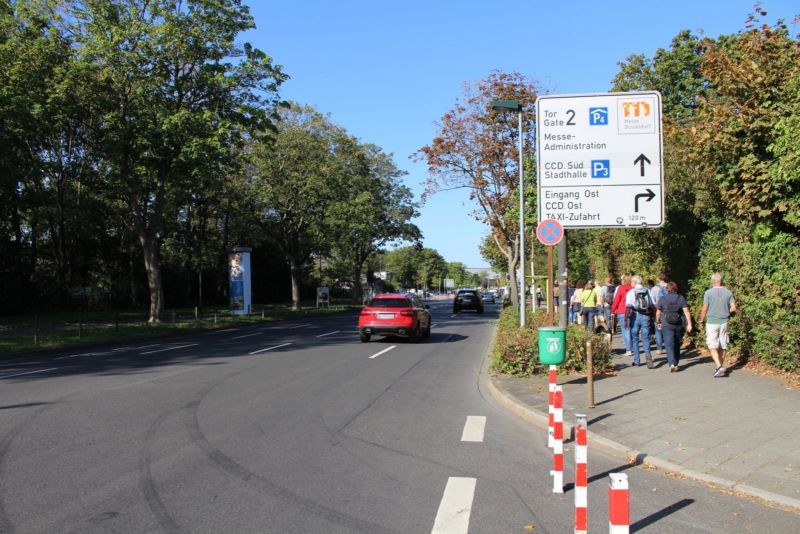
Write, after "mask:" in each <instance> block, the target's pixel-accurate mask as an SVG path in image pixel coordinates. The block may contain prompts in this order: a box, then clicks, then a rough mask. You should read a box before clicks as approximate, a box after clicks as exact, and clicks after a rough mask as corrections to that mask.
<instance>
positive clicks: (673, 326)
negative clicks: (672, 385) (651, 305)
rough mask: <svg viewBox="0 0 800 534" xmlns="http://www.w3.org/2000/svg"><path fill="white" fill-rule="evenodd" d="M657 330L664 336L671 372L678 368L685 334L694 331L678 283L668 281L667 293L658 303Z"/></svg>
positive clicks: (687, 307)
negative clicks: (679, 292)
mask: <svg viewBox="0 0 800 534" xmlns="http://www.w3.org/2000/svg"><path fill="white" fill-rule="evenodd" d="M656 331H657V332H659V333H660V334H661V335H662V336H663V340H664V345H663V346H664V348H665V349H666V351H667V363H668V364H669V372H670V373H674V372H676V371H677V370H678V362H679V361H680V355H681V343H683V334H684V333H687V334H691V333H692V315H691V314H690V313H689V305H688V304H686V299H685V298H684V297H683V295H679V294H678V284H676V283H675V282H667V287H666V294H664V296H662V297H661V298H660V299H658V302H657V303H656Z"/></svg>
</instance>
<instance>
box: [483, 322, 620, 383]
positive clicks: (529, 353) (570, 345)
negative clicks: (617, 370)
mask: <svg viewBox="0 0 800 534" xmlns="http://www.w3.org/2000/svg"><path fill="white" fill-rule="evenodd" d="M525 318H526V321H525V322H526V324H525V328H520V326H519V312H518V310H516V309H514V308H512V307H510V306H506V307H505V308H503V310H502V311H501V312H500V319H499V321H498V324H497V333H496V334H495V339H494V346H493V348H492V353H491V355H492V370H493V371H495V372H498V373H501V374H507V375H512V376H532V375H536V374H541V373H546V372H547V370H548V368H549V366H548V365H545V364H542V363H540V362H539V340H538V331H537V329H538V327H539V326H543V325H544V322H545V318H546V316H545V314H544V313H536V314H533V316H531V315H530V314H526V317H525ZM590 338H591V340H592V354H593V357H592V365H593V367H594V371H595V372H596V373H602V372H606V371H610V370H611V369H612V364H611V348H610V347H609V346H608V344H607V343H606V341H605V338H604V336H602V335H592V336H590V335H589V334H587V332H586V329H585V328H583V327H582V326H571V327H569V328H567V354H566V359H565V361H564V364H563V365H560V366H559V372H561V373H585V372H586V341H587V340H589V339H590Z"/></svg>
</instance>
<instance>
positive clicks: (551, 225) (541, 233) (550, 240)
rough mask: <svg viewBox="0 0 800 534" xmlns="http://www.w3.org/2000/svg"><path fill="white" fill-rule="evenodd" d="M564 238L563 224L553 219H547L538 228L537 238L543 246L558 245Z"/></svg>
mask: <svg viewBox="0 0 800 534" xmlns="http://www.w3.org/2000/svg"><path fill="white" fill-rule="evenodd" d="M563 237H564V228H563V227H562V226H561V223H560V222H558V221H556V220H553V219H545V220H544V221H542V222H540V223H539V225H538V226H537V227H536V238H537V239H538V240H539V243H541V244H542V245H550V246H553V245H558V243H559V242H560V241H561V238H563Z"/></svg>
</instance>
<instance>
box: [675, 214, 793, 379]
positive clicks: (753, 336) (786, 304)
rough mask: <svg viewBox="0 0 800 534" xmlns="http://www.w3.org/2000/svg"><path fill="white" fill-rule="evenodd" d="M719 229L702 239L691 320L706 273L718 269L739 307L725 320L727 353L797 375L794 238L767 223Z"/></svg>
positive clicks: (705, 285) (700, 302)
mask: <svg viewBox="0 0 800 534" xmlns="http://www.w3.org/2000/svg"><path fill="white" fill-rule="evenodd" d="M725 230H726V231H721V232H717V233H711V232H708V233H707V234H706V235H705V236H704V239H703V244H702V249H703V250H702V254H701V257H702V260H701V262H700V265H699V268H698V272H699V273H700V274H698V276H697V277H696V278H695V279H694V280H693V281H692V291H691V295H690V297H691V305H692V312H693V314H694V317H697V313H698V312H699V310H700V308H701V307H702V305H703V292H704V291H705V290H706V289H708V287H710V279H709V278H710V276H711V273H713V272H715V271H719V272H720V273H722V275H723V284H724V285H725V286H726V287H728V288H729V289H730V290H731V291H733V295H734V298H735V299H736V302H737V305H738V307H739V312H738V313H737V314H736V315H734V316H733V317H732V319H731V322H730V335H731V345H730V354H731V355H732V356H740V357H743V358H745V359H746V358H756V359H758V360H760V361H763V362H765V363H768V364H770V365H772V366H774V367H776V368H778V369H781V370H784V371H790V372H794V373H798V372H800V351H798V350H797V347H798V346H800V289H798V288H800V283H798V273H800V238H798V237H797V236H795V235H792V234H789V233H784V232H778V231H775V230H773V229H772V228H770V227H769V226H767V225H761V226H757V227H756V228H755V229H752V228H750V227H747V226H746V225H744V224H741V225H736V224H729V225H728V227H727V228H726V229H725Z"/></svg>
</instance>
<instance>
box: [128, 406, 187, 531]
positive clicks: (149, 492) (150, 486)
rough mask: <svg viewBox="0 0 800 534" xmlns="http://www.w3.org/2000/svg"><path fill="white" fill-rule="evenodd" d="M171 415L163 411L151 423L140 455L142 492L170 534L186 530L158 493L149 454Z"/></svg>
mask: <svg viewBox="0 0 800 534" xmlns="http://www.w3.org/2000/svg"><path fill="white" fill-rule="evenodd" d="M172 413H174V412H172ZM169 415H170V413H163V414H161V415H159V416H158V417H157V418H156V420H155V421H153V423H152V424H151V425H150V428H148V429H147V433H146V434H145V437H144V444H143V445H142V451H141V454H140V455H139V473H140V475H141V483H140V485H141V489H142V493H143V494H144V499H145V501H147V506H148V507H149V508H150V511H151V512H153V515H154V516H155V517H156V520H157V521H158V524H159V525H161V529H162V530H163V531H164V532H168V533H170V534H179V533H182V532H186V531H185V530H184V529H182V528H181V526H180V525H179V524H178V522H177V521H175V519H174V518H173V517H172V516H171V515H170V514H169V512H168V511H167V507H166V506H165V505H164V501H162V500H161V496H160V495H159V493H158V487H157V486H156V483H155V480H153V472H152V469H151V465H152V462H151V461H150V454H149V451H150V445H151V444H152V442H153V439H154V438H155V436H156V433H157V432H158V429H159V427H160V426H161V423H163V422H164V420H165V419H166V418H167V417H168V416H169Z"/></svg>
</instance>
